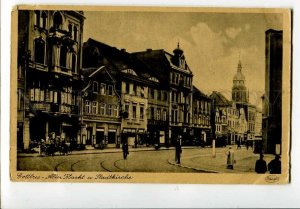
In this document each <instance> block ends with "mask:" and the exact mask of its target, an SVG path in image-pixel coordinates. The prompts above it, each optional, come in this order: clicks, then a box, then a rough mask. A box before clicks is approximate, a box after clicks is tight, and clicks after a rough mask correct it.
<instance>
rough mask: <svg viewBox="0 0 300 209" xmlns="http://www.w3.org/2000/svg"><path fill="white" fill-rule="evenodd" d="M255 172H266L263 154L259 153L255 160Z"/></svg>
mask: <svg viewBox="0 0 300 209" xmlns="http://www.w3.org/2000/svg"><path fill="white" fill-rule="evenodd" d="M255 172H256V173H260V174H262V173H266V172H267V163H266V161H265V160H264V155H263V154H260V156H259V160H257V161H256V163H255Z"/></svg>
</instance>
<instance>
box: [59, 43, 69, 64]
mask: <svg viewBox="0 0 300 209" xmlns="http://www.w3.org/2000/svg"><path fill="white" fill-rule="evenodd" d="M67 53H68V49H67V47H66V46H64V45H62V46H61V47H60V60H59V65H60V66H61V67H67Z"/></svg>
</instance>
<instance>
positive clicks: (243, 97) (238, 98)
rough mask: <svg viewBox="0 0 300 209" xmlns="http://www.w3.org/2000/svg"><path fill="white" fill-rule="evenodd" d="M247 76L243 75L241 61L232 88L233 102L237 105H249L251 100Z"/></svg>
mask: <svg viewBox="0 0 300 209" xmlns="http://www.w3.org/2000/svg"><path fill="white" fill-rule="evenodd" d="M245 82H246V79H245V76H244V74H243V73H242V63H241V60H239V63H238V66H237V73H236V74H235V76H234V77H233V87H232V100H233V101H234V102H235V103H236V104H247V103H248V100H249V94H248V92H247V88H246V86H245Z"/></svg>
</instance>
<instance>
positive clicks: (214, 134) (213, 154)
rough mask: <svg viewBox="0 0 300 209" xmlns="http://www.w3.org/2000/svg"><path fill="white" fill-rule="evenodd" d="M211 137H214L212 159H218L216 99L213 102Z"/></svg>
mask: <svg viewBox="0 0 300 209" xmlns="http://www.w3.org/2000/svg"><path fill="white" fill-rule="evenodd" d="M210 122H211V132H212V133H211V136H212V157H213V158H215V157H216V109H215V99H214V98H213V99H212V100H211V120H210Z"/></svg>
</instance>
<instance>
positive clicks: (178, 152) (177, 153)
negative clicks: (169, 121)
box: [175, 136, 182, 164]
mask: <svg viewBox="0 0 300 209" xmlns="http://www.w3.org/2000/svg"><path fill="white" fill-rule="evenodd" d="M180 142H181V136H179V137H178V139H177V141H176V145H175V161H176V163H177V164H180V157H181V153H182V149H181V143H180Z"/></svg>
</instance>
